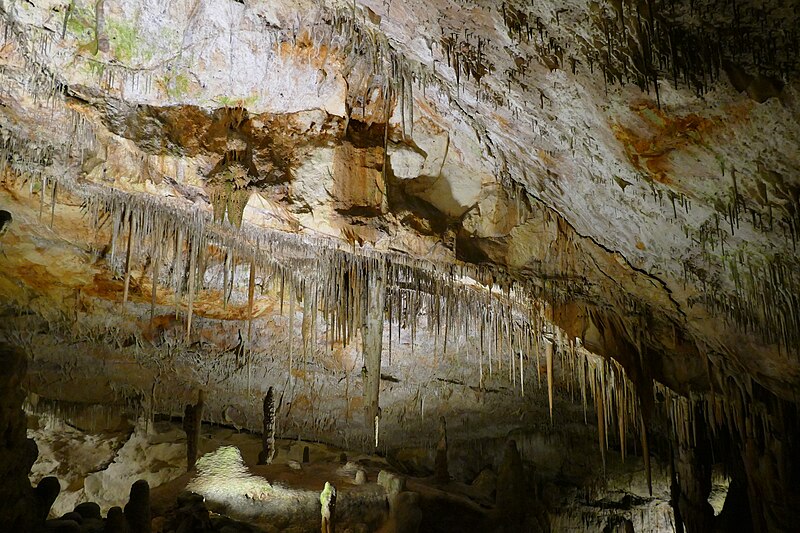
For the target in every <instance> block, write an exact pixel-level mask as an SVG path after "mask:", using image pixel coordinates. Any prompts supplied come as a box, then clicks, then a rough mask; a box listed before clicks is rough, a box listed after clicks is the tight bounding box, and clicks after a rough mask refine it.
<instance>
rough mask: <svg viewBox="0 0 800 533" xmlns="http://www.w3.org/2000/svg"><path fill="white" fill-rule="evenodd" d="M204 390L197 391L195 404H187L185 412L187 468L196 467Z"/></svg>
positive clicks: (184, 428) (184, 427)
mask: <svg viewBox="0 0 800 533" xmlns="http://www.w3.org/2000/svg"><path fill="white" fill-rule="evenodd" d="M203 399H204V394H203V391H199V392H198V393H197V403H196V404H195V405H191V404H186V409H184V412H183V430H184V431H185V432H186V470H187V472H188V471H189V470H191V469H192V468H194V464H195V463H196V462H197V452H198V450H199V449H200V428H201V426H202V423H203Z"/></svg>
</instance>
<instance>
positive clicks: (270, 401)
mask: <svg viewBox="0 0 800 533" xmlns="http://www.w3.org/2000/svg"><path fill="white" fill-rule="evenodd" d="M263 408H264V432H263V433H262V434H261V452H260V453H259V454H258V464H260V465H268V464H271V463H272V460H273V459H274V458H275V397H274V393H273V390H272V387H270V388H269V389H268V390H267V394H266V395H265V396H264V406H263Z"/></svg>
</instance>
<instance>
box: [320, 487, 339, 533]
mask: <svg viewBox="0 0 800 533" xmlns="http://www.w3.org/2000/svg"><path fill="white" fill-rule="evenodd" d="M319 503H320V508H321V513H322V529H321V532H322V533H335V531H336V528H335V524H336V488H335V487H334V486H333V485H331V484H330V483H329V482H327V481H326V482H325V487H324V488H323V489H322V492H321V493H320V495H319Z"/></svg>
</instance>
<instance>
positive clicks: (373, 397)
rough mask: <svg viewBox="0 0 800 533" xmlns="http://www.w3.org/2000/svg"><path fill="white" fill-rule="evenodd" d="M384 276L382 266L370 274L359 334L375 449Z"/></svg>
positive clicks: (366, 412) (366, 410)
mask: <svg viewBox="0 0 800 533" xmlns="http://www.w3.org/2000/svg"><path fill="white" fill-rule="evenodd" d="M385 278H386V275H385V273H384V271H383V265H382V264H381V265H380V266H378V267H376V268H375V269H374V270H372V271H370V272H369V277H368V281H367V283H368V288H367V294H366V317H365V320H364V328H363V331H362V338H363V353H364V369H365V376H364V415H365V423H366V424H367V427H368V428H371V432H370V434H371V437H372V438H371V440H370V446H371V448H372V449H373V450H375V449H377V441H378V434H377V432H378V427H379V426H378V422H379V420H380V412H381V410H380V405H379V395H380V389H381V350H382V349H383V316H384V312H383V311H384V299H385V292H386V279H385Z"/></svg>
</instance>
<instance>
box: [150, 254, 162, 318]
mask: <svg viewBox="0 0 800 533" xmlns="http://www.w3.org/2000/svg"><path fill="white" fill-rule="evenodd" d="M154 248H155V254H154V257H153V263H152V266H151V268H152V275H151V278H152V279H151V285H152V288H151V289H150V327H152V326H153V319H154V317H155V309H156V291H157V289H158V267H159V263H160V262H161V242H160V241H157V242H156V243H155V245H154Z"/></svg>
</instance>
